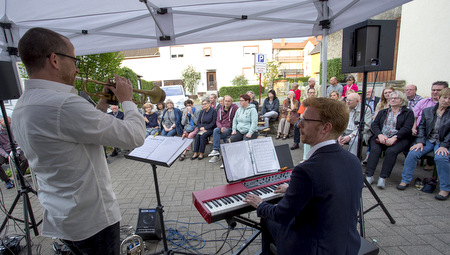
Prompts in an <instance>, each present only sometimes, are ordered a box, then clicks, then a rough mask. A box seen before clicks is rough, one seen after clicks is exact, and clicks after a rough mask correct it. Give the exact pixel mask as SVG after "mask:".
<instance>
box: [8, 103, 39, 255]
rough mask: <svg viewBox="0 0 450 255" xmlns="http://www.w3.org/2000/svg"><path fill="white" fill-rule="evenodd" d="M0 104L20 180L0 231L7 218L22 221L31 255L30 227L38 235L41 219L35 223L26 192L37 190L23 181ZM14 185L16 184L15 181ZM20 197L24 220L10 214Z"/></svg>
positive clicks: (13, 144)
mask: <svg viewBox="0 0 450 255" xmlns="http://www.w3.org/2000/svg"><path fill="white" fill-rule="evenodd" d="M0 106H1V110H2V115H3V120H4V121H5V127H6V132H7V134H8V139H9V145H10V147H11V152H12V155H13V162H14V163H13V164H14V166H15V169H16V176H17V179H18V180H19V182H20V189H19V190H17V195H16V198H15V199H14V202H13V203H12V205H11V208H10V209H9V211H8V214H7V215H6V217H5V220H3V223H2V226H1V227H0V232H2V231H3V229H4V228H5V226H6V223H7V222H8V220H9V219H14V220H17V221H20V222H23V223H24V224H25V239H26V241H27V254H30V255H31V254H32V252H31V238H30V227H31V228H32V229H33V230H34V235H35V236H38V235H39V230H38V228H37V226H38V225H39V224H41V222H42V220H41V221H40V222H38V223H36V219H35V218H34V213H33V208H32V207H31V203H30V197H29V196H28V193H29V192H31V193H33V194H35V195H37V192H36V191H35V190H33V189H32V188H31V187H30V186H29V185H28V184H27V183H26V182H25V179H24V178H23V175H22V173H21V171H20V169H19V158H18V156H17V151H16V145H15V143H14V140H13V138H12V135H11V130H10V127H9V123H8V117H7V115H6V109H5V104H4V103H3V100H0ZM10 167H11V171H14V168H13V166H10ZM14 185H17V183H16V184H14ZM20 198H22V202H23V214H24V220H19V219H16V218H14V217H13V216H12V213H13V211H14V209H15V207H16V205H17V202H18V201H19V199H20Z"/></svg>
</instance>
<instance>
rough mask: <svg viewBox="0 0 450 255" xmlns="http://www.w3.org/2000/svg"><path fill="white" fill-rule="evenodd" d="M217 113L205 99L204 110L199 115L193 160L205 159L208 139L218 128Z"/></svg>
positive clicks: (203, 102)
mask: <svg viewBox="0 0 450 255" xmlns="http://www.w3.org/2000/svg"><path fill="white" fill-rule="evenodd" d="M216 120H217V111H216V109H214V108H212V107H211V102H210V101H209V99H204V100H203V101H202V110H201V111H200V114H199V115H198V120H197V127H198V130H199V131H198V133H197V135H196V136H195V141H194V155H192V157H191V159H197V158H198V159H199V160H202V159H203V158H204V153H205V147H206V143H207V141H208V137H210V136H211V135H212V134H213V131H214V128H215V127H216Z"/></svg>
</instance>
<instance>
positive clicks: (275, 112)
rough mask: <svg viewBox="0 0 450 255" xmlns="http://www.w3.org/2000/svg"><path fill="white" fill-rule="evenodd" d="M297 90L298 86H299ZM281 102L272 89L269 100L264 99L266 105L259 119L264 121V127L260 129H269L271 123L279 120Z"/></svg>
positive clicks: (262, 108)
mask: <svg viewBox="0 0 450 255" xmlns="http://www.w3.org/2000/svg"><path fill="white" fill-rule="evenodd" d="M297 90H298V91H300V90H299V89H298V85H297ZM279 111H280V101H279V100H278V98H277V94H276V93H275V90H273V89H271V90H269V92H267V98H266V99H264V103H263V105H262V107H261V113H260V115H259V117H260V118H261V119H262V120H264V126H263V127H261V128H259V129H261V130H262V129H266V128H268V127H269V121H271V120H272V121H274V120H276V119H278V116H279V114H280V112H279Z"/></svg>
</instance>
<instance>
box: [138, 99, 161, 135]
mask: <svg viewBox="0 0 450 255" xmlns="http://www.w3.org/2000/svg"><path fill="white" fill-rule="evenodd" d="M142 109H144V120H145V128H146V132H145V137H147V136H149V135H156V134H157V133H158V131H159V125H158V114H157V113H154V112H153V105H152V104H151V103H146V104H144V105H143V106H142Z"/></svg>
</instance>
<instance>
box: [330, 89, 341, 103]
mask: <svg viewBox="0 0 450 255" xmlns="http://www.w3.org/2000/svg"><path fill="white" fill-rule="evenodd" d="M330 98H331V99H333V100H336V101H338V100H339V99H341V95H339V92H337V91H333V92H331V93H330Z"/></svg>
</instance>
